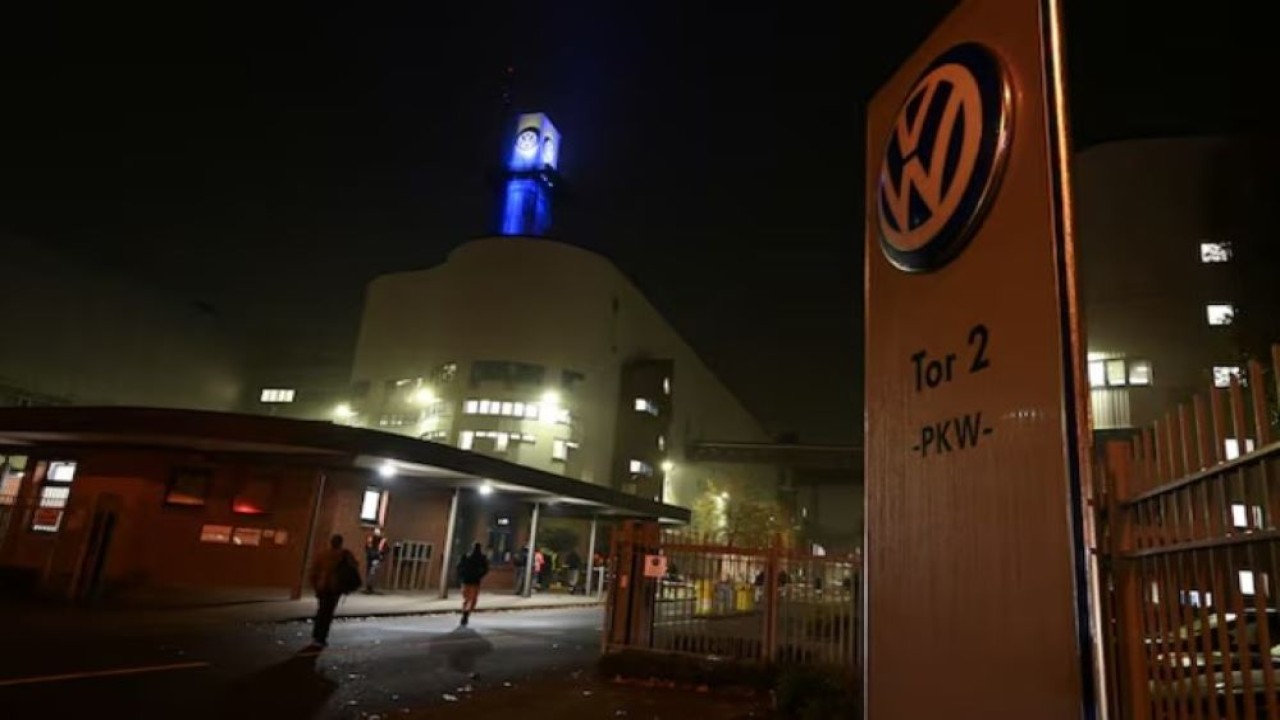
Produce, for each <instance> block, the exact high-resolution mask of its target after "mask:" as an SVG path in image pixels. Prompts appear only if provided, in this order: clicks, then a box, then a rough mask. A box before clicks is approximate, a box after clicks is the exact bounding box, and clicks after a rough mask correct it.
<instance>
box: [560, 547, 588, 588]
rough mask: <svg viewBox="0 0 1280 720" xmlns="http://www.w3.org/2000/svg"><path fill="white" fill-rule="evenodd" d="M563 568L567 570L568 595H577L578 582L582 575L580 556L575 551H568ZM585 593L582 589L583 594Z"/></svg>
mask: <svg viewBox="0 0 1280 720" xmlns="http://www.w3.org/2000/svg"><path fill="white" fill-rule="evenodd" d="M564 566H565V567H566V568H567V569H568V570H569V594H570V595H577V594H578V589H579V588H578V580H579V579H580V578H581V575H582V556H581V555H579V554H578V551H577V550H570V551H569V554H568V555H567V556H565V559H564ZM585 591H586V589H585V588H583V592H585Z"/></svg>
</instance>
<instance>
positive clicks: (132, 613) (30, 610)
mask: <svg viewBox="0 0 1280 720" xmlns="http://www.w3.org/2000/svg"><path fill="white" fill-rule="evenodd" d="M603 602H604V601H603V598H602V597H601V598H591V597H583V596H582V595H561V594H551V593H545V594H535V595H534V596H533V597H529V598H523V597H520V596H518V595H514V594H510V593H481V594H480V600H479V603H478V607H477V609H476V612H477V613H486V612H512V611H520V610H551V609H557V608H569V607H591V606H601V605H602V604H603ZM461 604H462V595H461V593H460V592H456V591H454V592H451V593H450V597H449V599H448V600H441V599H439V597H438V596H437V593H435V592H432V593H420V594H385V595H383V594H378V595H365V594H363V593H355V594H352V595H348V596H346V597H344V598H343V599H342V602H341V603H340V604H339V605H338V612H337V615H336V617H339V618H369V617H396V616H408V615H441V614H448V613H456V612H458V609H459V607H460V606H461ZM3 609H4V610H5V612H6V613H7V614H9V616H10V618H16V617H21V618H22V621H23V622H32V623H39V622H41V621H57V622H65V621H68V620H75V619H82V620H87V619H90V618H97V619H99V620H102V619H107V618H110V619H111V621H112V624H117V625H120V626H135V627H150V628H155V629H160V628H162V627H174V626H180V625H207V624H228V623H230V624H236V623H280V622H292V621H299V620H306V619H309V618H311V617H312V616H313V615H314V614H315V610H316V601H315V598H311V597H304V598H303V599H301V600H287V599H279V600H257V601H242V602H223V603H206V604H199V603H191V604H187V605H184V606H179V607H167V608H158V607H138V606H111V607H93V608H83V607H68V606H62V605H45V604H38V605H37V604H27V603H22V604H20V605H18V606H9V605H6V606H4V608H3Z"/></svg>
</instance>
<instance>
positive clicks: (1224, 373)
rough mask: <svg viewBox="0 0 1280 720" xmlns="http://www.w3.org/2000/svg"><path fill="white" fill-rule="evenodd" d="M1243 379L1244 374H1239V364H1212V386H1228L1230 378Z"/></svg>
mask: <svg viewBox="0 0 1280 720" xmlns="http://www.w3.org/2000/svg"><path fill="white" fill-rule="evenodd" d="M1232 377H1235V378H1236V379H1238V380H1244V376H1243V375H1241V374H1240V366H1239V365H1214V366H1213V386H1214V387H1220V388H1224V387H1230V386H1231V378H1232Z"/></svg>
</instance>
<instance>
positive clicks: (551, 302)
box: [337, 237, 776, 507]
mask: <svg viewBox="0 0 1280 720" xmlns="http://www.w3.org/2000/svg"><path fill="white" fill-rule="evenodd" d="M352 381H353V396H352V398H351V401H350V403H349V405H347V406H344V407H341V408H338V409H337V410H338V413H339V415H341V416H344V418H343V419H345V420H346V421H348V422H352V423H355V424H361V425H364V426H367V427H371V428H377V429H380V430H386V431H389V432H396V433H401V434H406V435H411V436H414V437H418V438H422V439H427V440H435V441H437V442H442V443H446V444H451V445H455V446H457V447H461V448H465V449H470V450H473V451H476V452H480V453H485V454H491V455H495V456H498V457H504V458H507V459H509V460H511V461H513V462H517V463H520V464H523V465H527V466H530V467H535V468H538V469H542V470H547V471H550V472H555V473H558V474H563V475H566V476H568V477H571V478H575V479H580V480H584V481H586V482H591V483H595V484H599V485H605V486H609V487H613V488H616V489H618V490H621V491H623V492H627V493H631V494H636V495H640V496H642V497H645V498H646V499H651V500H658V501H666V502H671V503H673V504H676V505H680V506H684V507H689V506H690V505H691V504H692V503H693V501H694V499H695V497H696V495H697V493H698V492H700V491H701V490H702V489H705V488H706V487H707V486H708V483H709V482H714V483H716V484H717V486H720V487H723V488H726V489H727V491H729V492H735V491H736V492H740V493H745V494H750V493H753V492H758V493H762V494H766V495H767V494H768V493H770V492H771V491H772V488H773V486H774V482H775V476H776V473H775V472H773V471H770V470H769V469H762V468H758V467H751V466H745V465H744V466H741V467H736V468H733V469H731V470H730V471H728V472H726V471H725V469H724V468H716V469H715V470H714V471H713V470H710V469H699V468H698V467H697V466H696V465H694V464H691V463H688V462H686V458H685V455H684V448H685V446H686V445H687V444H688V443H690V442H692V441H695V440H697V439H701V438H708V437H714V438H724V437H728V438H734V439H740V440H741V441H743V442H763V441H765V440H766V437H765V433H764V431H763V429H762V428H761V427H760V425H759V424H758V423H757V422H756V421H755V419H754V418H752V416H751V415H750V413H748V412H747V411H746V409H744V408H743V407H742V405H741V404H740V403H739V402H738V401H737V399H736V398H735V397H734V396H733V394H732V393H731V392H730V391H729V390H728V389H727V388H726V387H725V386H724V385H723V384H722V383H721V382H720V381H719V380H718V379H717V378H716V376H715V375H714V374H713V373H712V372H711V370H710V369H709V368H707V366H706V365H705V364H704V363H703V362H702V361H701V360H700V359H699V358H698V356H697V354H696V353H695V352H694V351H693V349H692V348H690V347H689V345H688V344H687V343H685V342H684V341H683V340H682V339H681V338H680V336H679V335H678V334H677V333H676V332H675V331H674V330H673V329H672V328H671V327H670V325H669V324H668V323H667V322H666V321H665V320H664V319H663V318H662V316H661V315H660V314H659V313H658V312H657V310H655V309H654V307H653V306H652V305H651V304H650V303H649V301H648V300H647V299H646V298H645V297H644V296H643V295H642V294H641V293H640V291H639V290H638V289H636V287H635V286H634V285H632V284H631V282H630V281H628V280H627V278H626V277H625V276H623V275H622V273H620V272H619V271H618V270H617V269H616V268H615V267H613V265H612V264H611V263H609V262H608V261H607V260H606V259H604V258H603V257H601V256H599V255H596V254H594V253H591V252H588V251H585V250H582V249H580V248H577V247H574V246H571V245H568V244H564V243H560V242H555V241H550V240H543V239H536V238H530V237H495V238H486V239H481V240H475V241H472V242H469V243H466V244H464V245H462V246H461V247H459V248H458V249H457V250H455V251H454V252H453V253H452V254H451V255H450V256H449V258H448V259H447V261H446V262H445V263H444V264H442V265H440V266H437V267H433V268H428V269H425V270H417V271H411V272H403V273H394V274H390V275H385V276H382V277H379V278H377V279H375V280H374V281H373V282H372V283H371V284H370V286H369V289H368V294H367V297H366V302H365V309H364V315H363V320H362V323H361V327H360V334H359V339H358V342H357V347H356V353H355V362H354V367H353V370H352Z"/></svg>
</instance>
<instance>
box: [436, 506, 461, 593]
mask: <svg viewBox="0 0 1280 720" xmlns="http://www.w3.org/2000/svg"><path fill="white" fill-rule="evenodd" d="M461 492H462V488H454V489H453V500H452V501H451V502H450V503H449V524H448V525H447V526H446V527H447V529H446V530H445V531H444V550H443V551H441V553H440V557H441V560H442V562H441V563H440V599H441V600H447V599H448V598H449V564H450V563H452V562H453V557H452V556H453V531H454V528H455V527H457V525H458V495H459V493H461Z"/></svg>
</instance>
